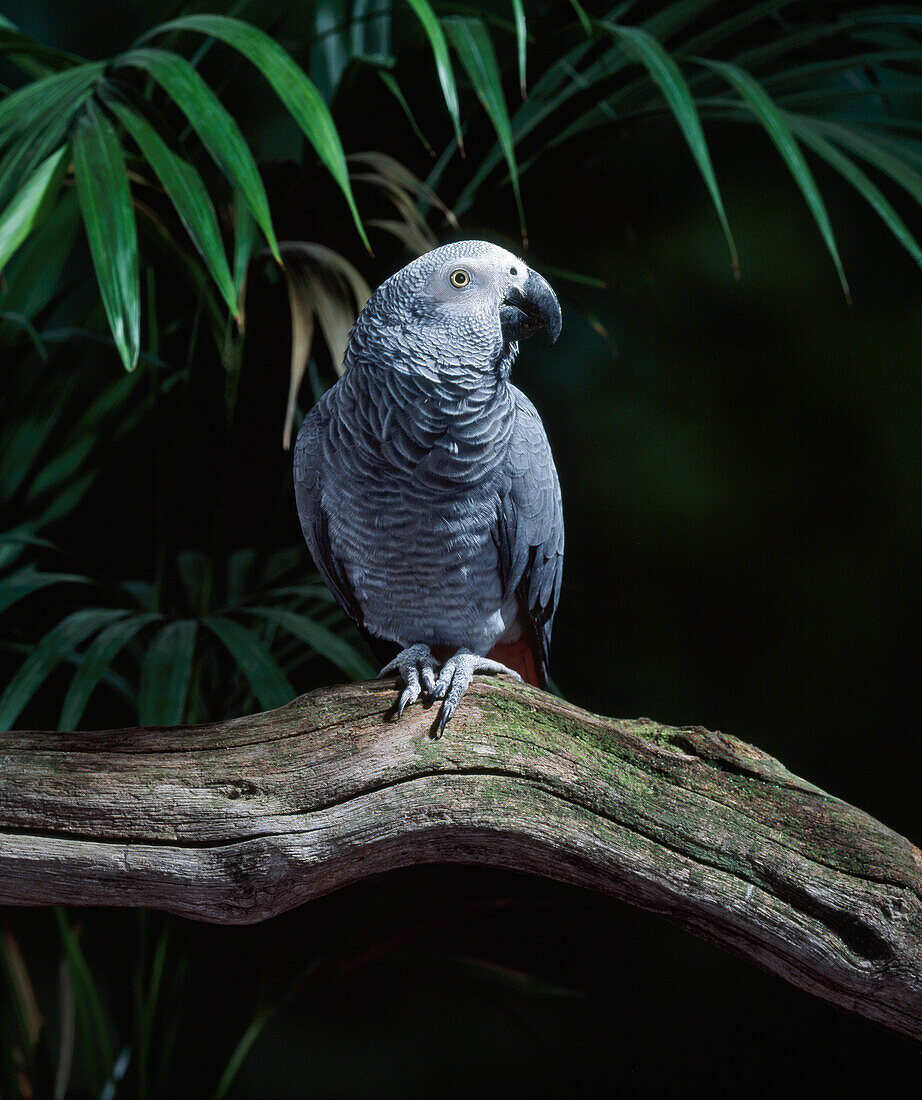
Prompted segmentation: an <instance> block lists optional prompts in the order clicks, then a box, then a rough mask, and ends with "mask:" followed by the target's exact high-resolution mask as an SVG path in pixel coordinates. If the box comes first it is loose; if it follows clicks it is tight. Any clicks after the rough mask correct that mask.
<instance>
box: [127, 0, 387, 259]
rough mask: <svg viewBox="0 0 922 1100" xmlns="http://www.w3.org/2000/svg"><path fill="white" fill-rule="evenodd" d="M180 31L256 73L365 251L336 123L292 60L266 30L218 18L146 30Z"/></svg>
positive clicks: (196, 18)
mask: <svg viewBox="0 0 922 1100" xmlns="http://www.w3.org/2000/svg"><path fill="white" fill-rule="evenodd" d="M182 30H186V31H196V32H198V33H199V34H207V35H210V36H211V37H212V38H217V39H220V41H222V42H225V43H226V44H227V45H229V46H231V47H233V48H234V49H235V50H237V51H239V52H240V53H242V54H243V55H244V56H245V57H246V58H247V59H248V60H249V61H251V62H252V63H253V64H254V65H255V66H256V68H257V69H259V71H260V72H261V73H262V74H263V76H264V77H265V78H266V80H268V81H269V83H270V84H271V85H272V87H273V89H274V90H275V93H276V94H277V95H278V97H279V99H281V101H282V102H283V103H284V104H285V107H286V108H287V110H288V112H289V114H290V115H291V116H292V118H293V119H294V120H295V122H297V124H298V125H299V126H300V127H301V130H302V131H303V133H304V135H305V137H306V138H307V140H308V141H309V142H310V143H311V145H312V146H313V147H314V149H315V150H316V152H317V155H318V156H319V157H320V159H321V160H322V161H323V163H324V164H325V165H326V167H327V168H328V169H329V171H330V174H331V175H332V176H333V178H334V179H335V180H336V182H337V184H338V185H339V188H340V190H341V191H342V193H343V195H344V196H345V198H346V202H347V203H348V204H349V209H350V210H351V212H352V217H353V219H354V221H355V225H356V228H357V229H358V231H359V236H360V237H361V238H362V241H363V242H364V244H365V247H366V248H369V247H370V246H369V244H368V238H367V237H366V236H365V230H364V228H363V226H362V220H361V218H360V217H359V211H358V207H357V206H356V205H355V198H354V197H353V195H352V186H351V184H350V183H349V172H348V169H347V168H346V156H345V153H344V152H343V147H342V142H341V141H340V139H339V133H338V131H337V129H336V124H335V123H334V122H333V117H332V115H331V114H330V111H329V108H328V107H327V105H326V103H324V101H323V97H322V96H321V95H320V92H318V91H317V88H316V87H315V86H314V84H313V82H312V81H311V80H309V79H308V77H307V76H306V75H305V74H304V72H302V70H301V69H300V68H299V66H298V65H297V64H296V63H295V61H294V60H293V59H292V57H291V56H290V55H289V54H288V53H286V52H285V50H283V49H282V47H281V46H280V45H279V44H278V43H277V42H276V41H274V40H273V39H272V38H270V37H269V35H268V34H266V32H265V31H262V30H260V29H259V28H258V27H253V26H251V25H250V24H248V23H242V22H241V21H240V20H239V19H230V18H228V17H227V16H223V15H189V16H185V17H184V18H181V19H174V20H171V21H170V22H169V23H164V24H163V25H162V26H160V27H157V28H156V29H155V30H154V31H151V35H154V34H162V33H165V32H168V31H182ZM151 35H148V36H146V37H150V36H151Z"/></svg>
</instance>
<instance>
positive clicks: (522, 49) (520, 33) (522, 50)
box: [512, 0, 528, 99]
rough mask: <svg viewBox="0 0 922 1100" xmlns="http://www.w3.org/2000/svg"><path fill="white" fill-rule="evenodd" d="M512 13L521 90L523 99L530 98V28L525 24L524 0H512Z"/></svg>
mask: <svg viewBox="0 0 922 1100" xmlns="http://www.w3.org/2000/svg"><path fill="white" fill-rule="evenodd" d="M512 14H513V17H514V18H515V46H516V60H517V62H518V66H519V92H520V93H521V96H522V99H528V85H527V81H526V78H525V77H526V73H525V66H526V63H527V50H528V28H527V27H526V25H525V7H524V5H523V4H522V0H512Z"/></svg>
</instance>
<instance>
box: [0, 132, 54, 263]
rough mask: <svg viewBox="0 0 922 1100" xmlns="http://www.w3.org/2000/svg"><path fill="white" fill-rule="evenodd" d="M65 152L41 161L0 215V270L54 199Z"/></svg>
mask: <svg viewBox="0 0 922 1100" xmlns="http://www.w3.org/2000/svg"><path fill="white" fill-rule="evenodd" d="M67 153H68V150H67V147H66V146H65V147H64V148H63V149H59V150H58V151H57V152H56V153H53V154H52V155H51V156H50V157H48V159H47V160H45V161H43V162H42V163H41V164H40V165H39V166H38V168H36V170H35V171H34V172H33V173H32V175H31V176H30V177H29V179H28V180H26V182H25V184H24V185H23V187H22V188H21V189H20V191H19V192H18V193H17V195H16V197H15V198H14V199H13V201H12V202H11V203H10V205H9V206H8V207H7V208H6V210H4V211H3V213H2V214H0V267H3V266H4V265H5V264H6V262H7V260H9V258H10V257H11V256H12V255H13V253H14V252H15V251H16V249H17V248H19V246H20V245H21V244H22V242H23V241H24V240H25V239H26V237H28V235H29V234H30V233H31V232H32V230H33V229H34V227H35V225H36V223H37V222H38V221H40V220H41V218H42V215H43V214H44V213H45V212H46V211H47V209H48V207H49V205H50V204H51V203H52V202H53V201H54V200H55V199H56V198H57V195H58V191H59V190H60V189H61V183H62V181H63V179H64V172H65V170H66V168H67Z"/></svg>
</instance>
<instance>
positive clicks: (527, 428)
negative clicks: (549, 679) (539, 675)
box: [496, 390, 564, 676]
mask: <svg viewBox="0 0 922 1100" xmlns="http://www.w3.org/2000/svg"><path fill="white" fill-rule="evenodd" d="M515 396H516V420H515V427H514V429H513V432H512V438H511V440H510V444H509V451H508V456H507V460H506V463H505V470H504V473H505V475H506V477H505V478H504V484H503V488H502V490H501V493H500V507H499V517H498V522H497V538H496V543H497V546H498V547H499V555H500V566H501V568H502V571H503V587H504V591H506V592H507V593H509V592H515V594H516V595H517V597H518V599H519V603H520V605H521V607H522V608H523V610H524V611H525V612H527V615H528V619H529V621H530V624H531V627H532V629H533V630H534V632H535V637H536V639H537V641H538V642H539V643H540V653H537V654H536V655H535V656H536V657H537V658H539V660H540V662H541V664H542V665H543V669H542V671H543V672H544V674H545V676H546V675H547V667H548V661H549V656H550V647H551V628H552V626H553V622H554V612H555V611H556V609H557V600H558V598H559V596H560V583H561V577H562V575H563V542H564V539H563V506H562V503H561V499H560V482H559V481H558V479H557V470H556V468H555V466H554V459H553V456H552V455H551V447H550V444H549V443H548V441H547V435H546V434H545V431H544V425H543V424H542V423H541V417H540V416H538V413H537V410H536V409H535V407H534V405H532V403H531V402H530V401H529V400H528V398H527V397H526V396H525V395H524V394H523V393H521V392H520V391H519V390H515Z"/></svg>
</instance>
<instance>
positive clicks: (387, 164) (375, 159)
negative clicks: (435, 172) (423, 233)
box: [349, 150, 459, 229]
mask: <svg viewBox="0 0 922 1100" xmlns="http://www.w3.org/2000/svg"><path fill="white" fill-rule="evenodd" d="M349 162H350V164H365V165H367V166H368V167H369V168H370V169H372V174H371V175H368V176H363V177H362V178H363V179H366V180H368V182H373V183H375V184H376V185H377V186H379V187H382V188H384V189H385V190H387V191H388V192H390V193H391V194H392V195H393V194H394V192H402V193H403V194H404V195H405V196H406V197H407V199H408V200H410V201H412V199H413V198H416V199H418V200H421V201H422V203H423V205H424V206H434V207H436V209H437V210H439V211H440V212H441V213H442V214H443V215H444V216H445V220H446V221H447V222H448V224H449V225H450V226H451V227H452V229H458V228H459V225H458V219H457V218H456V217H455V215H454V212H453V211H452V210H451V208H450V207H448V206H446V204H445V203H444V202H443V201H442V199H441V198H440V197H439V195H438V194H437V193H436V192H435V191H434V190H433V189H432V188H431V187H430V186H429V185H428V184H427V183H425V182H424V181H423V180H421V179H420V178H419V177H418V176H416V175H414V174H413V173H412V172H411V171H410V169H409V168H407V167H406V165H404V164H401V162H400V161H399V160H397V159H396V158H395V157H391V156H388V154H387V153H380V152H377V151H376V150H366V151H365V152H362V153H351V154H350V155H349ZM413 209H414V210H415V209H416V206H415V204H414V205H413ZM401 212H402V208H401ZM422 220H423V222H424V223H425V219H422Z"/></svg>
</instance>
